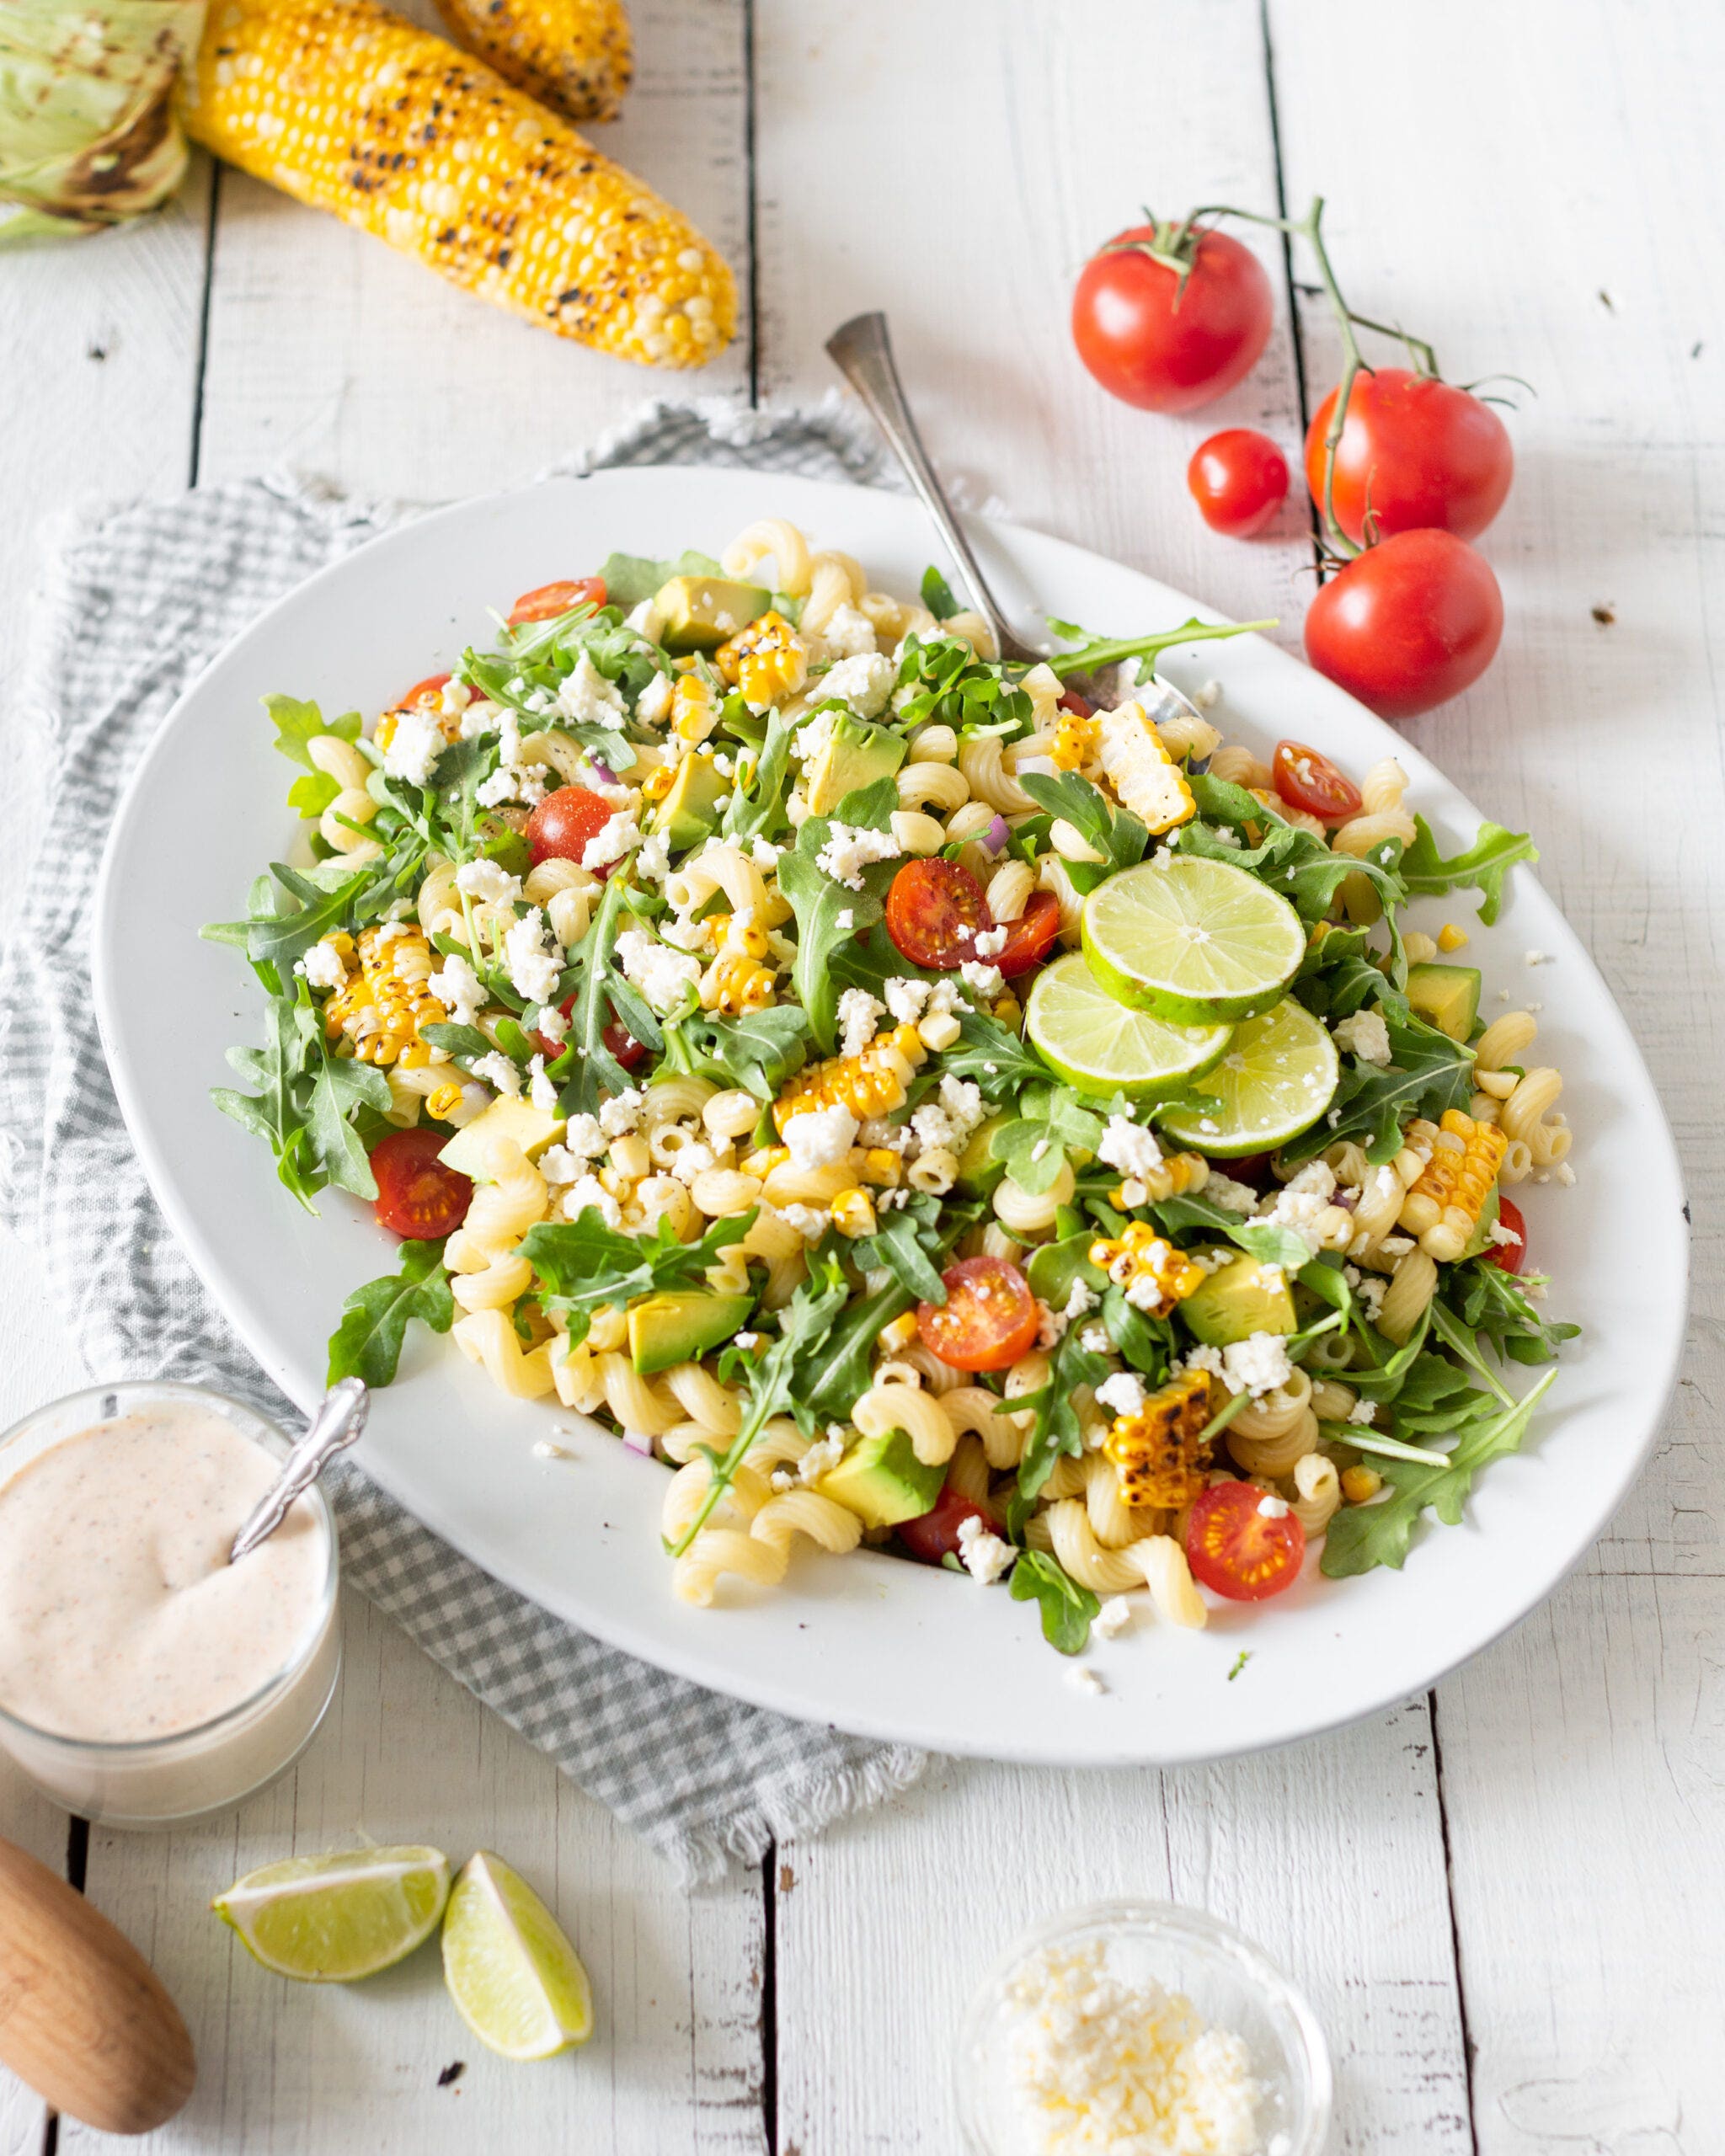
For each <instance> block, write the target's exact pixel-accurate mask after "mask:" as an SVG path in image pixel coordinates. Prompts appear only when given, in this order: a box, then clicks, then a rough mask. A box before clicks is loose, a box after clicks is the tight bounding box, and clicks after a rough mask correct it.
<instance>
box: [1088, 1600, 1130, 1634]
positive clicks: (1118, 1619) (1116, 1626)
mask: <svg viewBox="0 0 1725 2156" xmlns="http://www.w3.org/2000/svg"><path fill="white" fill-rule="evenodd" d="M1131 1621H1132V1605H1131V1604H1130V1602H1128V1601H1127V1599H1126V1598H1125V1596H1124V1594H1111V1595H1109V1596H1108V1598H1106V1600H1105V1601H1104V1602H1103V1605H1102V1608H1101V1609H1098V1610H1097V1613H1096V1614H1095V1616H1093V1617H1092V1619H1091V1620H1090V1629H1091V1630H1092V1632H1099V1633H1100V1634H1101V1635H1102V1636H1103V1639H1105V1640H1111V1639H1113V1638H1114V1635H1115V1633H1116V1632H1123V1631H1124V1630H1125V1629H1126V1627H1127V1625H1130V1623H1131Z"/></svg>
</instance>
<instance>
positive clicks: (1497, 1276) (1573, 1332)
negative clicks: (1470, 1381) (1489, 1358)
mask: <svg viewBox="0 0 1725 2156" xmlns="http://www.w3.org/2000/svg"><path fill="white" fill-rule="evenodd" d="M1438 1292H1439V1297H1440V1299H1441V1300H1442V1302H1443V1304H1444V1305H1446V1306H1447V1307H1448V1308H1450V1309H1452V1310H1454V1311H1455V1314H1456V1315H1457V1317H1459V1318H1460V1320H1461V1324H1462V1325H1463V1326H1465V1327H1466V1330H1467V1331H1468V1332H1469V1333H1471V1334H1472V1335H1473V1336H1474V1337H1477V1338H1479V1339H1482V1340H1485V1341H1487V1342H1489V1343H1490V1345H1491V1347H1492V1348H1493V1351H1494V1352H1495V1353H1496V1355H1497V1357H1498V1361H1499V1362H1503V1361H1504V1360H1505V1359H1506V1358H1507V1359H1508V1360H1509V1361H1510V1362H1512V1363H1523V1364H1540V1363H1549V1362H1550V1361H1551V1358H1552V1357H1553V1356H1554V1355H1556V1353H1557V1350H1558V1348H1559V1347H1560V1346H1561V1345H1562V1342H1564V1341H1566V1340H1573V1339H1574V1338H1575V1337H1576V1336H1577V1335H1578V1333H1579V1332H1580V1331H1581V1327H1580V1326H1578V1325H1568V1324H1562V1323H1558V1322H1557V1321H1549V1320H1547V1319H1545V1318H1542V1317H1541V1315H1540V1313H1539V1305H1537V1304H1536V1303H1535V1301H1534V1299H1533V1298H1532V1297H1531V1296H1530V1294H1528V1292H1527V1283H1526V1282H1525V1280H1522V1279H1519V1278H1517V1276H1516V1275H1515V1274H1514V1273H1505V1272H1504V1271H1503V1268H1502V1267H1501V1266H1496V1265H1487V1264H1486V1263H1485V1262H1483V1261H1476V1262H1473V1263H1471V1264H1468V1265H1458V1266H1456V1267H1455V1269H1454V1270H1453V1271H1452V1272H1450V1273H1449V1276H1448V1278H1445V1280H1444V1281H1443V1282H1442V1283H1441V1285H1440V1287H1439V1291H1438Z"/></svg>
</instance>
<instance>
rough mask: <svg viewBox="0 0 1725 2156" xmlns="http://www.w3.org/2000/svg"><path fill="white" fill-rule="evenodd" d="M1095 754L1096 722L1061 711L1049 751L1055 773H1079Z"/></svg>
mask: <svg viewBox="0 0 1725 2156" xmlns="http://www.w3.org/2000/svg"><path fill="white" fill-rule="evenodd" d="M1095 753H1096V721H1095V720H1094V719H1093V718H1086V717H1085V716H1084V715H1083V713H1082V712H1076V711H1063V712H1061V713H1060V723H1059V725H1057V726H1056V727H1055V745H1054V747H1053V748H1052V749H1050V750H1049V760H1050V761H1051V762H1052V763H1053V765H1054V766H1055V770H1056V771H1081V769H1082V768H1083V766H1085V765H1086V764H1087V763H1088V762H1089V761H1090V759H1091V758H1092V756H1093V755H1095Z"/></svg>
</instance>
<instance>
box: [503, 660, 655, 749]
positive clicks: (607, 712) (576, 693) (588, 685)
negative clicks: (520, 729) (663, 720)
mask: <svg viewBox="0 0 1725 2156" xmlns="http://www.w3.org/2000/svg"><path fill="white" fill-rule="evenodd" d="M660 679H661V680H663V679H664V676H663V675H661V676H660ZM557 711H558V717H559V718H569V719H573V720H574V722H575V723H576V724H577V725H578V726H602V727H604V728H606V729H607V731H609V732H610V733H612V734H621V733H622V729H623V725H624V722H625V720H626V719H627V718H628V713H627V712H626V711H625V710H624V708H623V696H622V690H621V689H619V688H618V686H617V683H616V682H615V681H610V680H606V677H605V675H602V674H601V672H600V670H599V669H598V668H597V667H596V666H595V664H593V660H592V657H591V655H590V654H589V653H587V652H585V651H584V652H583V653H582V654H581V655H580V657H579V659H577V660H576V661H575V669H574V673H572V674H570V675H568V676H567V677H566V678H565V679H564V681H563V686H562V687H561V688H559V689H558V692H557ZM510 760H511V762H513V760H514V759H513V758H511V759H510Z"/></svg>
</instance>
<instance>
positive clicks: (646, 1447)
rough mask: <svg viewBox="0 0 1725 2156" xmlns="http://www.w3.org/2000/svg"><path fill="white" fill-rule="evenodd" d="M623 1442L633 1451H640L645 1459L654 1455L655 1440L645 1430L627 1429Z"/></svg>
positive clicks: (649, 1458)
mask: <svg viewBox="0 0 1725 2156" xmlns="http://www.w3.org/2000/svg"><path fill="white" fill-rule="evenodd" d="M623 1443H624V1444H626V1445H627V1446H628V1449H629V1450H630V1451H631V1452H638V1453H639V1454H640V1455H641V1457H642V1458H643V1459H644V1460H651V1459H652V1457H653V1440H652V1438H649V1436H648V1435H647V1433H645V1431H644V1430H625V1431H624V1432H623Z"/></svg>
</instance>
